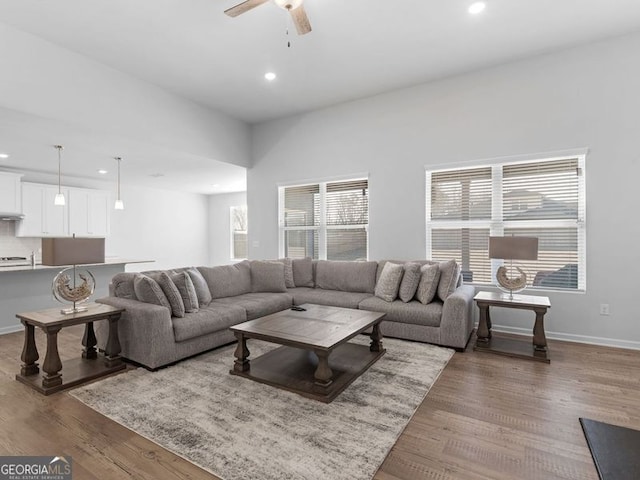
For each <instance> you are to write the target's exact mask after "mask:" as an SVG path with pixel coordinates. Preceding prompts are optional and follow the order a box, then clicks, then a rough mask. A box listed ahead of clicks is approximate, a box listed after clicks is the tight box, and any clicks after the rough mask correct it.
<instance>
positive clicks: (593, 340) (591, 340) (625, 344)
mask: <svg viewBox="0 0 640 480" xmlns="http://www.w3.org/2000/svg"><path fill="white" fill-rule="evenodd" d="M476 328H478V325H477V324H476ZM491 330H492V331H494V332H503V333H512V334H514V335H526V336H528V337H530V336H531V335H532V334H533V332H532V330H531V329H527V328H519V327H509V326H506V325H492V326H491ZM544 333H545V336H546V337H547V338H548V339H550V340H563V341H565V342H574V343H587V344H589V345H601V346H604V347H617V348H628V349H630V350H640V342H633V341H630V340H618V339H617V338H606V337H590V336H588V335H574V334H572V333H560V332H548V331H545V332H544Z"/></svg>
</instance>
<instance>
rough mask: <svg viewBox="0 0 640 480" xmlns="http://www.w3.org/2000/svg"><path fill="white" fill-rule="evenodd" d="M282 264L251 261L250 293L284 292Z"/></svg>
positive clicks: (285, 287)
mask: <svg viewBox="0 0 640 480" xmlns="http://www.w3.org/2000/svg"><path fill="white" fill-rule="evenodd" d="M284 270H285V267H284V263H282V262H280V261H277V262H276V261H262V260H253V261H252V262H251V291H252V292H254V293H255V292H275V293H278V292H286V291H287V286H286V284H285V281H284Z"/></svg>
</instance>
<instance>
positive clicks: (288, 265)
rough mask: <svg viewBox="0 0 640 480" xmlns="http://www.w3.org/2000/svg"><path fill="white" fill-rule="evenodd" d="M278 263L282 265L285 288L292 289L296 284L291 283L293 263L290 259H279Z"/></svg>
mask: <svg viewBox="0 0 640 480" xmlns="http://www.w3.org/2000/svg"><path fill="white" fill-rule="evenodd" d="M278 261H279V262H281V263H283V264H284V284H285V285H286V286H287V288H293V287H295V286H296V283H295V282H294V281H293V262H292V261H291V259H290V258H280V259H278Z"/></svg>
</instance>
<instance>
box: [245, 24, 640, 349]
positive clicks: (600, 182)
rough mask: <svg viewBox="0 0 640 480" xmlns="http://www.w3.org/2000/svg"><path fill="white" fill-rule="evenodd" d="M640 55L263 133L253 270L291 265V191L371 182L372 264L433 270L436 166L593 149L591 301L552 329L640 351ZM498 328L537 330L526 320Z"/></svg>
mask: <svg viewBox="0 0 640 480" xmlns="http://www.w3.org/2000/svg"><path fill="white" fill-rule="evenodd" d="M639 51H640V34H634V35H630V36H626V37H620V38H617V39H612V40H609V41H605V42H601V43H597V44H592V45H587V46H582V47H578V48H574V49H571V50H566V51H563V52H558V53H554V54H549V55H545V56H540V57H537V58H533V59H530V60H526V61H521V62H517V63H512V64H508V65H504V66H500V67H496V68H491V69H488V70H484V71H481V72H477V73H473V74H468V75H464V76H459V77H455V78H451V79H447V80H444V81H439V82H434V83H429V84H424V85H420V86H417V87H413V88H408V89H403V90H399V91H396V92H392V93H389V94H385V95H380V96H376V97H372V98H367V99H363V100H359V101H355V102H350V103H345V104H341V105H338V106H335V107H332V108H328V109H325V110H320V111H316V112H311V113H308V114H303V115H299V116H295V117H289V118H286V119H283V120H279V121H272V122H267V123H264V124H261V125H258V126H255V127H254V129H253V152H254V153H253V157H254V159H253V160H254V164H253V167H252V168H250V169H249V170H248V202H247V203H248V209H249V225H251V229H250V232H249V244H250V245H252V244H254V242H256V241H257V242H259V246H258V247H254V248H250V257H251V258H273V257H275V256H276V255H277V254H278V245H277V239H278V217H277V204H278V198H277V185H278V183H279V182H291V181H297V180H305V179H318V178H325V177H330V176H338V175H347V174H351V173H361V172H369V182H370V183H369V185H370V230H369V233H370V257H371V258H372V259H382V258H392V257H393V258H396V257H397V258H424V256H425V218H424V217H425V210H424V208H425V207H424V203H425V202H424V199H425V192H424V188H425V186H424V170H425V166H429V165H436V164H438V165H442V164H456V163H458V162H464V161H471V160H476V159H483V158H494V157H500V156H511V155H521V154H531V153H538V152H550V151H560V150H565V149H571V148H578V147H588V148H589V150H590V154H589V155H588V157H587V168H586V175H587V177H586V178H587V218H588V219H587V256H588V258H587V282H588V284H587V289H588V290H587V293H586V294H572V293H557V292H550V293H549V294H548V295H549V296H550V298H551V302H552V308H551V310H550V312H549V314H548V317H547V319H546V329H547V332H549V336H550V337H553V336H555V337H558V338H566V339H574V340H575V339H577V340H581V341H594V342H599V343H610V344H617V345H626V346H631V347H634V348H640V321H638V314H637V313H636V312H637V303H636V302H635V301H634V300H633V299H632V294H633V293H632V292H633V290H634V289H635V287H634V286H633V279H634V277H633V273H632V272H635V270H636V265H637V264H638V263H639V262H638V261H639V260H640V258H639V257H640V255H639V254H638V249H637V246H636V243H637V240H638V238H640V222H638V221H637V220H636V218H635V211H636V210H637V208H638V206H639V205H640V202H638V200H637V198H636V195H635V193H634V192H635V191H637V184H638V179H639V178H640V152H639V144H638V141H637V138H638V121H637V118H638V115H639V112H640V95H639V94H638V85H640V56H638V52H639ZM600 303H609V304H610V305H611V315H610V316H608V317H604V316H600V315H599V304H600ZM492 316H493V318H494V323H495V324H498V325H503V326H504V327H506V328H507V329H510V330H512V331H523V332H524V331H529V332H530V329H531V327H532V319H531V318H530V316H528V315H527V314H525V313H523V314H522V315H518V314H517V312H516V313H513V312H512V311H511V310H502V311H500V310H498V311H496V312H495V314H493V313H492ZM520 329H521V330H520ZM552 355H553V353H552Z"/></svg>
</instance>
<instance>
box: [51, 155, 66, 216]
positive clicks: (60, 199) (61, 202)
mask: <svg viewBox="0 0 640 480" xmlns="http://www.w3.org/2000/svg"><path fill="white" fill-rule="evenodd" d="M53 147H54V148H55V149H56V150H58V193H56V196H55V198H54V199H53V204H54V205H57V206H59V207H64V206H65V204H66V201H65V199H64V194H63V193H62V170H61V165H62V159H61V156H62V149H63V148H64V147H63V146H62V145H54V146H53Z"/></svg>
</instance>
